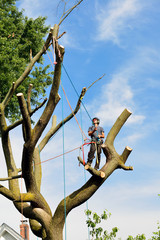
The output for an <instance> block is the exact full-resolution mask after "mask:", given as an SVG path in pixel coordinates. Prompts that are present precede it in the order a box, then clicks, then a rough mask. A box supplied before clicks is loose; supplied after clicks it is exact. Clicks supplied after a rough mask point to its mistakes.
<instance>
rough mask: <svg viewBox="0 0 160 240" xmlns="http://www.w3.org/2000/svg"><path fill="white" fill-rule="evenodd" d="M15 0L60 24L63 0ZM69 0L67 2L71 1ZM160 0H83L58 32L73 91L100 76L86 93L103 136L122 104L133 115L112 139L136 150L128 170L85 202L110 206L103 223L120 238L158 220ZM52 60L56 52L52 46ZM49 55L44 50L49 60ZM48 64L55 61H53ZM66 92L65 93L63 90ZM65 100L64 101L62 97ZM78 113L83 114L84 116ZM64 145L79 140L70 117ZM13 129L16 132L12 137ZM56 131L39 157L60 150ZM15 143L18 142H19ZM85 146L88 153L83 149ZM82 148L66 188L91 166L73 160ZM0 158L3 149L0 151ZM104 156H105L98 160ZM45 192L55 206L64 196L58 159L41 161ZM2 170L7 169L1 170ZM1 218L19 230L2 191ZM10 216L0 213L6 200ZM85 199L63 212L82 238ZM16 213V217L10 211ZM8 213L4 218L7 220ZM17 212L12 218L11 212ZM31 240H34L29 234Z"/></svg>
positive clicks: (71, 235)
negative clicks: (78, 205)
mask: <svg viewBox="0 0 160 240" xmlns="http://www.w3.org/2000/svg"><path fill="white" fill-rule="evenodd" d="M59 2H60V1H59V0H55V1H49V0H45V1H43V0H34V4H33V0H20V1H19V2H18V4H17V6H18V7H19V9H22V8H23V9H24V10H25V12H24V13H25V14H26V15H27V16H28V17H32V18H36V17H38V16H40V15H41V16H47V17H48V18H47V21H46V23H47V24H49V25H51V26H53V25H54V24H55V23H59V19H60V16H61V14H62V12H63V7H64V5H63V2H64V1H61V2H60V3H59ZM73 2H74V1H69V3H68V5H67V6H68V7H70V6H71V5H73ZM159 22H160V2H159V0H154V1H153V0H141V1H138V0H92V1H88V0H84V1H83V2H82V3H81V5H80V6H79V7H78V8H77V9H76V10H75V11H74V12H73V13H72V14H71V15H70V16H69V17H68V18H67V19H66V20H65V21H64V22H63V24H62V25H61V27H60V33H62V32H63V31H66V34H65V35H64V37H63V38H62V39H61V40H60V44H62V45H63V46H64V47H65V51H66V53H65V57H64V67H65V69H66V70H67V73H68V75H69V78H70V79H71V80H72V82H73V83H74V85H75V87H76V90H77V92H78V93H80V92H81V90H82V88H83V87H88V86H90V85H91V83H92V82H93V81H95V80H96V79H98V78H99V77H101V76H102V75H103V74H105V77H104V78H103V79H101V80H100V81H99V82H97V83H96V84H95V85H93V86H92V87H91V88H90V89H89V90H88V92H87V93H86V95H85V98H84V100H83V102H84V104H85V107H86V109H87V111H88V113H89V115H90V116H91V117H94V116H97V117H99V118H100V120H101V125H102V126H103V128H104V130H105V135H106V136H107V133H108V131H109V130H110V128H111V127H112V125H113V124H114V122H115V121H116V119H117V117H118V116H119V115H120V114H121V112H122V111H123V110H124V109H125V108H127V109H129V110H130V111H131V112H132V115H131V117H130V118H129V119H128V121H127V122H126V124H125V125H124V126H123V128H122V129H121V132H120V133H119V135H118V136H117V138H116V141H115V147H116V150H117V152H118V153H122V151H123V149H124V147H125V146H126V145H127V146H129V147H131V148H132V149H133V151H132V153H131V155H130V156H129V158H128V160H127V163H126V165H132V166H133V167H134V171H133V172H125V171H123V170H117V171H115V172H114V173H113V174H112V175H111V176H110V177H109V179H107V181H106V182H105V183H104V184H103V186H102V187H101V188H100V189H99V190H98V191H97V192H96V194H95V195H94V196H93V197H92V198H91V199H90V200H89V201H88V207H89V209H90V210H92V211H95V212H97V213H98V214H101V213H102V212H103V210H104V209H107V210H108V211H109V212H111V213H112V216H111V218H110V219H109V220H108V221H107V222H106V223H105V225H104V228H105V229H111V228H112V227H115V226H117V227H118V228H119V229H120V230H119V234H118V237H121V238H122V239H126V238H127V236H128V235H133V236H135V235H136V234H141V233H145V234H146V236H147V237H148V238H149V237H150V236H151V235H152V232H153V231H155V230H156V228H157V222H158V220H160V198H159V197H158V193H160V187H159V186H160V163H159V162H160V148H159V144H160V107H159V103H160V80H159V78H160V44H159V41H160V30H159ZM50 58H51V59H52V61H53V56H52V54H51V53H50ZM49 62H50V61H49V59H48V57H47V56H46V64H48V63H49ZM51 70H52V66H51ZM69 78H68V76H67V75H66V73H65V71H64V69H63V71H62V82H63V86H64V88H65V91H66V94H67V96H68V99H69V101H70V103H71V106H72V107H73V108H74V106H75V103H76V100H77V95H76V93H75V91H74V89H73V88H72V85H71V83H70V80H69ZM60 95H61V97H62V98H63V96H62V95H63V93H62V91H61V90H60ZM61 102H62V101H61ZM61 102H60V103H59V106H58V108H57V109H56V114H57V118H58V120H61V118H62V106H63V108H64V109H65V110H64V114H65V115H67V114H68V113H70V109H69V107H68V105H67V101H66V100H65V99H64V102H63V104H64V105H62V103H61ZM77 118H78V120H79V122H82V126H83V131H84V132H85V133H86V134H87V130H88V127H89V126H90V125H91V122H90V118H89V117H88V114H87V113H86V111H85V110H84V109H83V108H82V111H81V114H78V116H77ZM81 119H82V121H81ZM64 132H65V139H64V143H65V151H68V150H71V149H73V148H75V147H77V146H80V145H81V143H82V137H81V132H80V130H79V127H78V125H77V123H76V121H75V120H74V119H73V120H72V121H71V122H70V123H68V124H67V125H66V126H65V129H64ZM20 135H21V133H20V129H18V130H17V131H16V132H13V133H12V140H13V149H14V153H15V156H16V159H17V161H20V159H21V152H20V150H21V147H20V146H21V145H22V141H21V139H20V137H19V136H20ZM17 136H18V137H17ZM62 145H63V141H62V132H61V131H60V132H59V133H58V134H57V135H56V137H55V138H53V139H52V141H50V142H49V144H48V146H47V147H46V148H45V149H44V151H43V153H42V154H41V158H42V161H45V160H47V159H49V158H52V157H54V156H56V155H58V154H61V153H62V150H63V149H62ZM17 146H19V148H18V149H17ZM87 151H88V148H87V147H86V150H85V155H86V156H87ZM78 154H79V151H78V150H77V151H75V152H72V153H71V154H68V155H65V161H66V169H65V172H66V174H65V177H66V179H65V180H66V181H65V182H66V185H65V188H66V195H68V194H70V193H71V192H72V191H74V190H76V189H77V188H79V187H80V186H82V184H83V183H84V182H85V178H86V179H89V177H90V175H89V173H88V172H84V169H83V167H82V166H81V167H79V166H78V161H77V155H78ZM1 158H3V156H2V155H1ZM103 164H104V156H103V155H102V164H101V166H102V165H103ZM42 166H43V167H42V169H43V186H42V191H43V194H44V196H45V197H46V199H47V200H48V202H49V204H50V206H51V208H52V210H53V211H54V210H55V208H56V206H57V204H58V203H59V201H60V200H61V199H62V198H63V196H64V193H63V192H64V191H63V189H64V184H63V158H57V159H54V160H52V161H48V162H46V163H43V164H42ZM0 173H1V175H5V172H4V170H2V168H1V169H0ZM0 198H1V201H2V203H3V205H1V207H2V210H1V213H2V214H1V216H3V218H2V217H0V220H1V222H4V221H5V222H6V223H7V224H9V225H10V226H12V227H13V228H15V229H17V231H19V230H18V228H17V226H18V225H19V223H20V220H21V216H20V214H17V213H16V210H14V209H13V208H12V205H11V203H10V202H9V201H7V203H6V202H5V201H4V199H3V197H2V196H1V197H0ZM6 204H7V208H8V210H9V212H10V215H7V216H6V214H3V211H5V206H6ZM85 209H86V204H84V205H82V206H80V207H79V208H77V209H75V210H73V212H71V213H70V215H69V216H68V219H67V225H66V226H67V227H66V229H67V239H68V240H75V239H76V240H87V239H88V229H87V227H86V224H85V221H86V218H85V214H84V210H85ZM13 215H14V216H13ZM4 216H5V219H4ZM15 216H16V217H15ZM31 239H32V240H35V239H37V238H36V237H35V236H32V238H31Z"/></svg>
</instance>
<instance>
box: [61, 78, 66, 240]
mask: <svg viewBox="0 0 160 240" xmlns="http://www.w3.org/2000/svg"><path fill="white" fill-rule="evenodd" d="M61 87H62V89H63V85H62V81H61ZM63 120H64V104H63V93H62V134H63V181H64V216H65V240H67V224H66V176H65V155H64V122H63Z"/></svg>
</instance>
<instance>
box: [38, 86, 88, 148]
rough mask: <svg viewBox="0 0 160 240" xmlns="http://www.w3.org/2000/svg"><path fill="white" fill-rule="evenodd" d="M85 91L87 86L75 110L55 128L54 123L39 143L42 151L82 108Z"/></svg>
mask: <svg viewBox="0 0 160 240" xmlns="http://www.w3.org/2000/svg"><path fill="white" fill-rule="evenodd" d="M85 93H86V88H85V87H84V88H83V89H82V91H81V95H80V97H79V99H78V102H77V105H76V107H75V109H74V111H73V112H72V113H71V114H69V115H68V116H67V117H66V118H65V119H64V120H63V121H61V122H60V123H59V124H58V125H57V126H56V127H54V128H53V125H52V127H51V129H50V130H49V132H48V133H47V134H46V136H45V137H44V138H43V140H42V141H41V142H40V144H39V148H40V151H42V149H43V148H44V147H45V145H46V144H47V143H48V141H49V139H50V138H51V137H52V136H54V135H55V134H56V132H57V131H58V130H59V129H60V128H61V127H62V125H63V124H66V123H67V122H68V121H69V120H70V119H72V118H73V117H74V115H76V113H77V112H78V111H79V109H80V106H81V102H82V99H83V97H84V95H85Z"/></svg>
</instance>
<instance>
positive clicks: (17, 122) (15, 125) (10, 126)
mask: <svg viewBox="0 0 160 240" xmlns="http://www.w3.org/2000/svg"><path fill="white" fill-rule="evenodd" d="M46 101H47V98H45V99H44V100H43V102H42V103H41V104H40V105H39V106H37V107H36V108H35V109H33V110H32V111H31V113H30V116H32V115H33V114H34V113H35V112H36V111H38V110H39V109H40V108H41V107H43V105H44V104H45V103H46ZM22 123H23V118H21V119H20V120H18V121H16V122H15V123H13V124H11V125H9V126H8V127H7V129H6V132H9V131H11V130H12V129H14V128H16V127H18V126H19V125H21V124H22Z"/></svg>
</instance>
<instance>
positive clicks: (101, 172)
mask: <svg viewBox="0 0 160 240" xmlns="http://www.w3.org/2000/svg"><path fill="white" fill-rule="evenodd" d="M78 161H79V162H80V163H81V164H82V165H83V160H82V158H81V157H80V156H78ZM84 168H85V169H86V170H87V171H88V172H90V173H91V174H92V175H94V176H98V177H101V178H104V177H105V173H104V172H103V171H98V170H96V169H94V168H92V167H91V166H89V165H88V164H85V167H84Z"/></svg>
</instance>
